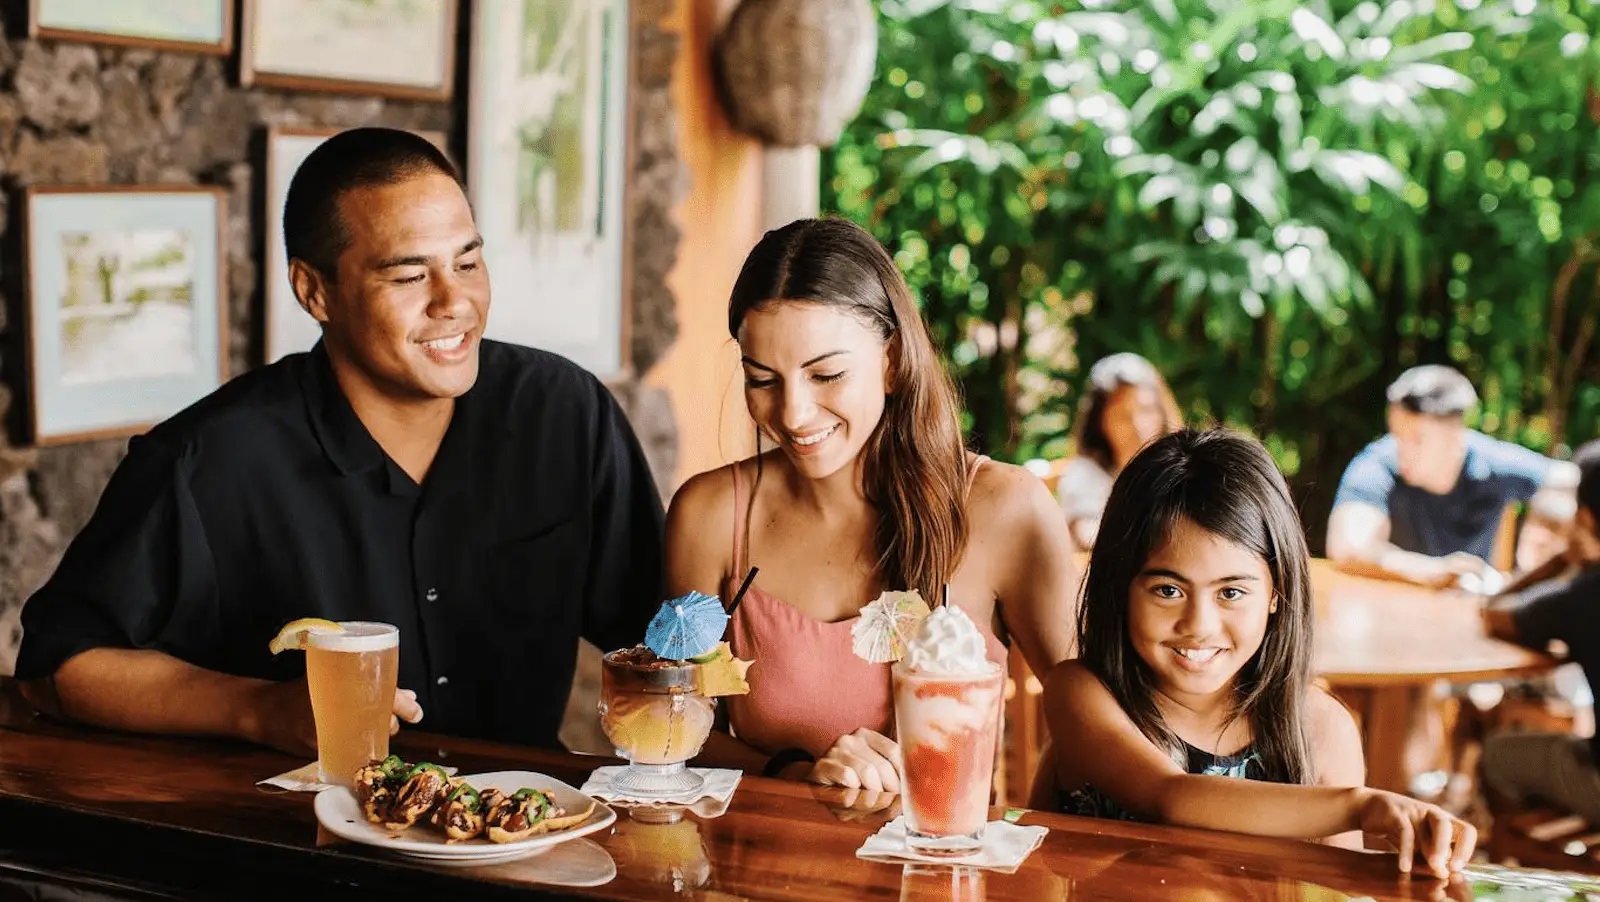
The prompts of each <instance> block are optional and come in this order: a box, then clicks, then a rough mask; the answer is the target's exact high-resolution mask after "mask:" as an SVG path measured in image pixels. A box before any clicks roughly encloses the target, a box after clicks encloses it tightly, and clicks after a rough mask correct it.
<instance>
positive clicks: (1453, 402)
mask: <svg viewBox="0 0 1600 902" xmlns="http://www.w3.org/2000/svg"><path fill="white" fill-rule="evenodd" d="M1388 397H1389V403H1390V404H1398V405H1399V406H1400V407H1402V408H1404V409H1406V410H1409V411H1411V412H1412V413H1420V414H1423V415H1425V416H1430V417H1449V418H1452V419H1456V418H1460V417H1461V416H1463V415H1464V414H1466V412H1467V410H1468V409H1469V408H1471V407H1472V405H1474V404H1476V403H1478V392H1477V390H1476V389H1474V388H1473V387H1472V382H1471V381H1469V380H1468V379H1467V377H1466V376H1464V375H1462V374H1461V372H1460V371H1459V370H1455V369H1452V368H1450V367H1448V366H1440V365H1439V364H1436V363H1430V364H1425V365H1423V366H1414V367H1412V368H1411V369H1409V370H1406V371H1405V372H1403V373H1401V374H1400V378H1398V379H1396V380H1394V384H1392V385H1390V386H1389V391H1388Z"/></svg>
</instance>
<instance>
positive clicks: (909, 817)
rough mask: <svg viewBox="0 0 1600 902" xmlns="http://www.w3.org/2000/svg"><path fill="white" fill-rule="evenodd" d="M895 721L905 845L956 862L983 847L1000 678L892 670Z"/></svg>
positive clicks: (994, 673)
mask: <svg viewBox="0 0 1600 902" xmlns="http://www.w3.org/2000/svg"><path fill="white" fill-rule="evenodd" d="M892 673H893V675H894V676H893V679H894V719H895V731H896V734H897V736H898V738H899V742H900V753H901V756H902V757H903V759H904V762H905V780H904V782H903V785H902V786H901V805H902V807H903V808H904V813H905V818H906V845H908V846H910V847H911V849H912V851H914V852H919V853H921V854H923V855H927V856H933V857H948V858H958V857H962V856H966V855H971V854H972V853H974V852H977V851H978V850H979V849H980V848H982V846H983V828H984V825H985V824H987V823H988V821H989V796H990V791H991V789H992V787H993V785H994V756H995V748H996V746H997V744H998V732H999V728H1000V701H1001V696H1002V695H1003V694H1004V688H1005V673H1004V671H1002V670H1001V668H1000V666H999V665H997V664H995V663H993V662H989V671H988V673H983V674H940V673H922V672H918V671H914V670H912V669H911V668H909V667H907V666H906V664H905V662H904V661H901V662H900V663H897V664H895V665H894V670H893V671H892Z"/></svg>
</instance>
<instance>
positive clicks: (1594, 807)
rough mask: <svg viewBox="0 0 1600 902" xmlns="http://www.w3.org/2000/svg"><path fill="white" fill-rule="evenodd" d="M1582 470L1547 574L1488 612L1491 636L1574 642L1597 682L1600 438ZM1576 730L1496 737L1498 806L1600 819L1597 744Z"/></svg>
mask: <svg viewBox="0 0 1600 902" xmlns="http://www.w3.org/2000/svg"><path fill="white" fill-rule="evenodd" d="M1572 459H1573V462H1574V463H1575V464H1576V465H1577V467H1578V469H1579V471H1580V472H1581V474H1582V476H1581V479H1580V482H1579V484H1578V511H1577V514H1576V515H1575V516H1574V517H1573V527H1572V537H1571V541H1570V543H1569V544H1568V547H1567V551H1566V553H1565V554H1564V555H1562V557H1561V558H1560V559H1559V561H1558V562H1554V563H1552V564H1551V566H1550V567H1548V568H1546V569H1548V570H1550V571H1552V572H1551V573H1550V574H1548V575H1547V577H1546V578H1544V579H1540V580H1528V581H1525V583H1526V584H1525V585H1521V586H1518V587H1517V589H1516V591H1514V592H1511V593H1508V594H1507V595H1506V596H1504V597H1503V598H1497V599H1495V601H1494V602H1493V603H1492V604H1491V605H1490V606H1489V607H1487V608H1486V609H1485V610H1484V621H1485V624H1486V626H1487V627H1488V630H1489V632H1490V634H1491V635H1494V636H1496V637H1498V638H1501V639H1505V640H1506V641H1509V642H1518V643H1521V644H1523V645H1527V646H1529V647H1531V648H1537V649H1541V650H1542V649H1544V648H1545V647H1547V646H1548V645H1549V644H1550V642H1551V641H1552V640H1560V641H1561V642H1563V643H1565V644H1566V646H1567V651H1568V657H1569V658H1570V659H1571V660H1572V661H1575V662H1576V663H1577V664H1579V665H1580V666H1581V667H1582V670H1583V674H1584V676H1586V677H1587V678H1588V682H1589V683H1590V684H1595V683H1596V681H1597V680H1600V571H1597V570H1596V569H1595V568H1596V565H1597V564H1600V521H1597V519H1596V518H1597V516H1600V441H1594V442H1589V443H1588V444H1586V445H1584V446H1583V447H1581V448H1579V449H1578V452H1577V453H1576V454H1574V455H1573V458H1572ZM1597 742H1600V740H1594V739H1581V738H1579V737H1577V736H1574V735H1570V734H1554V733H1514V734H1500V735H1496V736H1491V737H1490V738H1489V740H1488V741H1487V742H1486V743H1485V744H1484V749H1483V779H1484V784H1485V786H1486V788H1488V789H1489V790H1490V792H1489V793H1488V796H1489V799H1490V801H1491V802H1492V803H1493V804H1494V807H1495V808H1496V809H1503V808H1505V807H1507V803H1514V804H1518V805H1520V804H1522V803H1523V802H1525V801H1527V800H1529V799H1533V798H1537V799H1542V800H1543V801H1545V802H1547V803H1551V804H1555V805H1559V806H1561V807H1563V808H1565V809H1566V810H1568V811H1570V812H1573V813H1575V814H1579V815H1582V816H1583V817H1584V818H1586V819H1588V820H1589V821H1590V822H1591V823H1595V822H1600V775H1597V774H1596V772H1595V761H1596V760H1600V759H1597V758H1596V757H1595V749H1596V743H1597Z"/></svg>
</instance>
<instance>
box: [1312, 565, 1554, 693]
mask: <svg viewBox="0 0 1600 902" xmlns="http://www.w3.org/2000/svg"><path fill="white" fill-rule="evenodd" d="M1311 581H1312V596H1313V598H1314V600H1315V603H1316V606H1317V626H1316V671H1317V674H1318V675H1319V676H1321V677H1322V678H1324V679H1326V680H1327V681H1328V682H1330V683H1332V684H1334V685H1340V686H1383V685H1394V684H1412V685H1415V684H1421V683H1429V682H1432V681H1433V680H1437V679H1446V680H1454V681H1469V680H1486V679H1501V678H1504V677H1510V676H1517V675H1519V674H1527V673H1536V672H1539V671H1542V670H1548V669H1549V668H1551V667H1553V666H1555V664H1556V661H1555V660H1554V659H1553V658H1551V657H1550V656H1549V655H1546V654H1542V653H1540V652H1535V651H1529V650H1528V649H1525V648H1521V647H1519V646H1516V645H1512V644H1511V643H1508V642H1501V641H1500V640H1498V639H1492V638H1490V637H1489V636H1488V635H1487V634H1486V633H1485V632H1484V629H1483V619H1482V616H1481V615H1480V614H1479V613H1478V609H1479V601H1478V599H1477V598H1476V597H1474V596H1471V595H1468V594H1466V593H1462V592H1440V591H1434V590H1431V589H1424V588H1421V587H1418V586H1412V585H1407V584H1405V583H1399V582H1390V581H1386V580H1380V579H1371V578H1368V577H1362V576H1354V575H1351V574H1348V573H1341V572H1339V571H1338V570H1337V569H1335V568H1334V566H1333V564H1332V563H1331V562H1329V561H1324V560H1318V561H1314V562H1312V568H1311Z"/></svg>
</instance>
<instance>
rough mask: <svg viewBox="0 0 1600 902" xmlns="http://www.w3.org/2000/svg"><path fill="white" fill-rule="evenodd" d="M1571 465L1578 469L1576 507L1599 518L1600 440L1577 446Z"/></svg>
mask: <svg viewBox="0 0 1600 902" xmlns="http://www.w3.org/2000/svg"><path fill="white" fill-rule="evenodd" d="M1572 465H1573V466H1575V467H1577V468H1578V506H1579V507H1587V508H1588V509H1589V513H1591V514H1594V515H1595V516H1596V517H1600V439H1592V440H1590V441H1587V442H1585V443H1583V444H1582V445H1579V446H1578V450H1577V451H1574V452H1573V453H1572Z"/></svg>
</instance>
